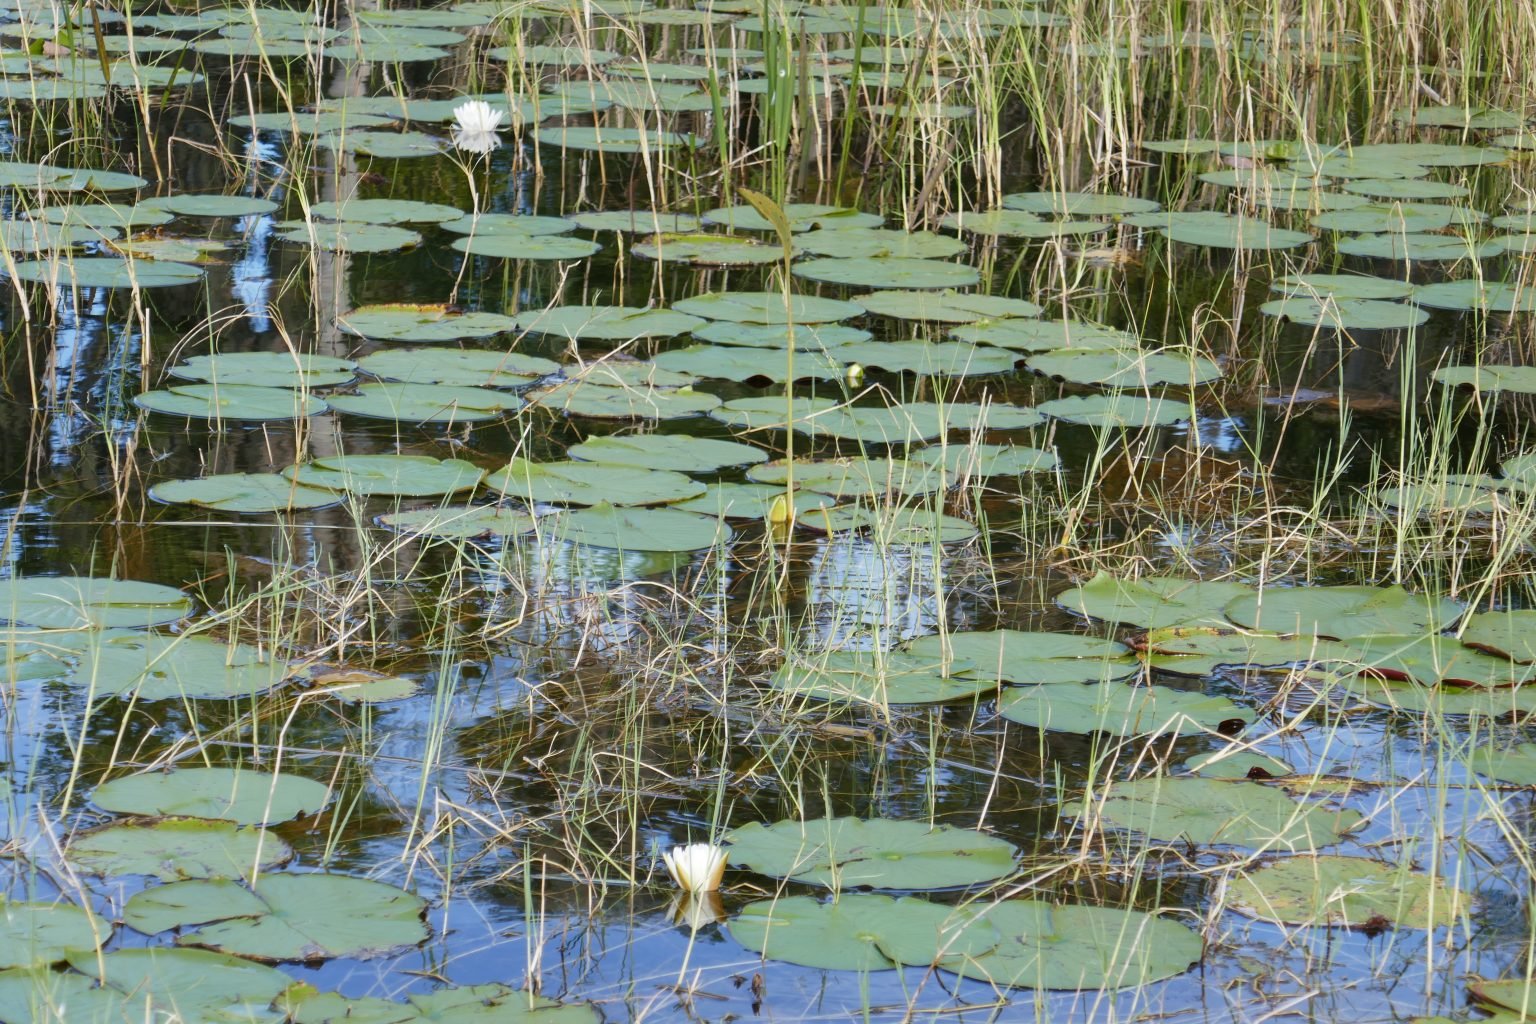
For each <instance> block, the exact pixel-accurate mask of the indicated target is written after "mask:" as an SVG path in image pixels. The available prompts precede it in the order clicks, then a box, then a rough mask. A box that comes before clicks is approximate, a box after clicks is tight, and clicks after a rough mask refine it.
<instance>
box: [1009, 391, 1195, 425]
mask: <svg viewBox="0 0 1536 1024" xmlns="http://www.w3.org/2000/svg"><path fill="white" fill-rule="evenodd" d="M1036 409H1037V410H1038V411H1040V412H1042V413H1044V414H1045V415H1047V416H1051V417H1054V418H1055V419H1059V420H1063V421H1065V422H1067V423H1078V424H1082V425H1084V426H1089V427H1118V428H1121V429H1137V428H1142V427H1166V426H1172V425H1173V424H1175V423H1183V422H1184V421H1185V420H1188V419H1189V418H1190V417H1191V416H1192V415H1193V414H1192V411H1191V410H1190V407H1189V403H1188V402H1174V401H1171V400H1168V399H1164V398H1154V397H1150V396H1146V395H1137V394H1131V393H1130V392H1126V391H1118V392H1113V393H1111V394H1108V395H1071V396H1068V397H1066V398H1053V399H1051V400H1050V401H1048V402H1041V403H1040V404H1039V405H1038V406H1036Z"/></svg>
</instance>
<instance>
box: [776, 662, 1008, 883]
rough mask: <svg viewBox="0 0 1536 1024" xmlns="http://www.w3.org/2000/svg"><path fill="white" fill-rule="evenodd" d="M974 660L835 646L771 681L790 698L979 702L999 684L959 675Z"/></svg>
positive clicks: (881, 702) (780, 672)
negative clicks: (839, 648) (858, 649)
mask: <svg viewBox="0 0 1536 1024" xmlns="http://www.w3.org/2000/svg"><path fill="white" fill-rule="evenodd" d="M969 665H970V662H969V661H963V660H953V659H949V658H946V657H943V656H942V655H940V656H918V655H915V654H910V653H904V652H899V651H898V652H883V653H880V654H878V655H877V654H875V653H874V652H870V651H835V652H832V653H830V654H821V655H818V656H816V657H814V658H813V659H810V660H804V661H802V660H798V659H795V660H791V661H789V662H787V663H786V664H785V665H783V666H782V667H781V668H780V669H779V670H778V671H777V672H775V673H774V674H773V676H772V678H771V679H769V681H768V682H769V685H770V686H771V687H773V689H774V690H777V691H778V692H780V693H783V694H786V695H788V696H791V697H810V698H813V699H815V700H824V701H831V702H833V703H849V702H852V703H859V704H873V705H875V706H877V707H886V706H888V705H891V704H940V703H945V702H948V701H956V700H971V701H974V700H979V699H982V698H983V697H985V696H987V695H989V694H990V693H991V692H993V691H995V690H996V689H997V684H996V683H995V682H990V681H988V680H987V679H984V678H962V677H960V676H959V675H957V674H956V673H958V672H959V671H960V670H961V669H963V668H965V667H968V666H969ZM896 888H906V887H903V886H897V887H896Z"/></svg>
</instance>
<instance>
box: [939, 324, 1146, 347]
mask: <svg viewBox="0 0 1536 1024" xmlns="http://www.w3.org/2000/svg"><path fill="white" fill-rule="evenodd" d="M949 336H950V337H951V338H956V339H958V340H960V341H969V342H974V343H976V344H981V345H996V346H998V347H999V348H1010V349H1014V350H1015V351H1019V352H1049V351H1052V350H1056V349H1094V350H1112V349H1130V350H1132V351H1139V350H1140V349H1141V339H1140V338H1138V337H1137V336H1136V335H1134V334H1131V333H1129V332H1127V331H1120V330H1116V329H1114V328H1112V327H1105V326H1103V325H1101V324H1090V323H1085V322H1082V321H1073V320H1027V319H1019V318H1010V319H1006V320H981V321H977V322H974V323H971V324H968V325H966V326H963V327H956V328H954V329H953V330H951V331H950V332H949Z"/></svg>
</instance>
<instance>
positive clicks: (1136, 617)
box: [1056, 572, 1253, 629]
mask: <svg viewBox="0 0 1536 1024" xmlns="http://www.w3.org/2000/svg"><path fill="white" fill-rule="evenodd" d="M1252 593H1253V589H1252V588H1251V587H1248V586H1247V585H1245V584H1242V583H1224V582H1217V581H1204V580H1192V579H1185V578H1183V577H1178V576H1153V577H1147V578H1144V579H1139V580H1125V579H1118V578H1116V577H1114V576H1111V575H1110V574H1109V573H1106V572H1100V573H1098V574H1096V575H1095V576H1094V577H1093V579H1091V580H1089V581H1088V582H1087V583H1085V584H1083V585H1082V586H1079V587H1073V588H1072V589H1070V590H1064V591H1062V592H1061V593H1059V594H1057V595H1056V603H1057V604H1058V605H1060V606H1061V607H1063V608H1065V609H1067V610H1068V611H1071V612H1076V613H1078V614H1079V615H1086V616H1089V617H1090V618H1095V619H1104V620H1106V621H1109V622H1122V623H1125V624H1127V625H1131V626H1140V627H1142V628H1143V629H1159V628H1162V627H1165V626H1180V625H1202V624H1211V623H1217V624H1226V618H1225V616H1224V615H1223V611H1224V609H1225V608H1226V607H1227V606H1228V605H1229V604H1231V603H1232V602H1233V601H1235V600H1237V599H1238V598H1240V597H1243V596H1245V595H1249V594H1252Z"/></svg>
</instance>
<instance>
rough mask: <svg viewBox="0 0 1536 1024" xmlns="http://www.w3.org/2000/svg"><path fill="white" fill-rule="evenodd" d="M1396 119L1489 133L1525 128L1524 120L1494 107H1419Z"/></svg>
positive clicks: (1397, 115) (1517, 115) (1430, 125)
mask: <svg viewBox="0 0 1536 1024" xmlns="http://www.w3.org/2000/svg"><path fill="white" fill-rule="evenodd" d="M1395 116H1396V119H1397V120H1399V121H1403V122H1406V123H1409V124H1416V125H1419V126H1420V127H1425V128H1460V129H1462V130H1466V129H1471V128H1477V129H1486V130H1490V131H1509V130H1511V129H1514V128H1522V127H1524V126H1525V118H1523V117H1521V116H1520V115H1519V114H1516V113H1512V112H1510V111H1507V110H1499V109H1497V108H1494V107H1482V106H1461V105H1457V104H1446V105H1442V106H1432V107H1420V108H1419V109H1418V110H1416V111H1411V112H1410V111H1399V112H1398V113H1397V114H1396V115H1395Z"/></svg>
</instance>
